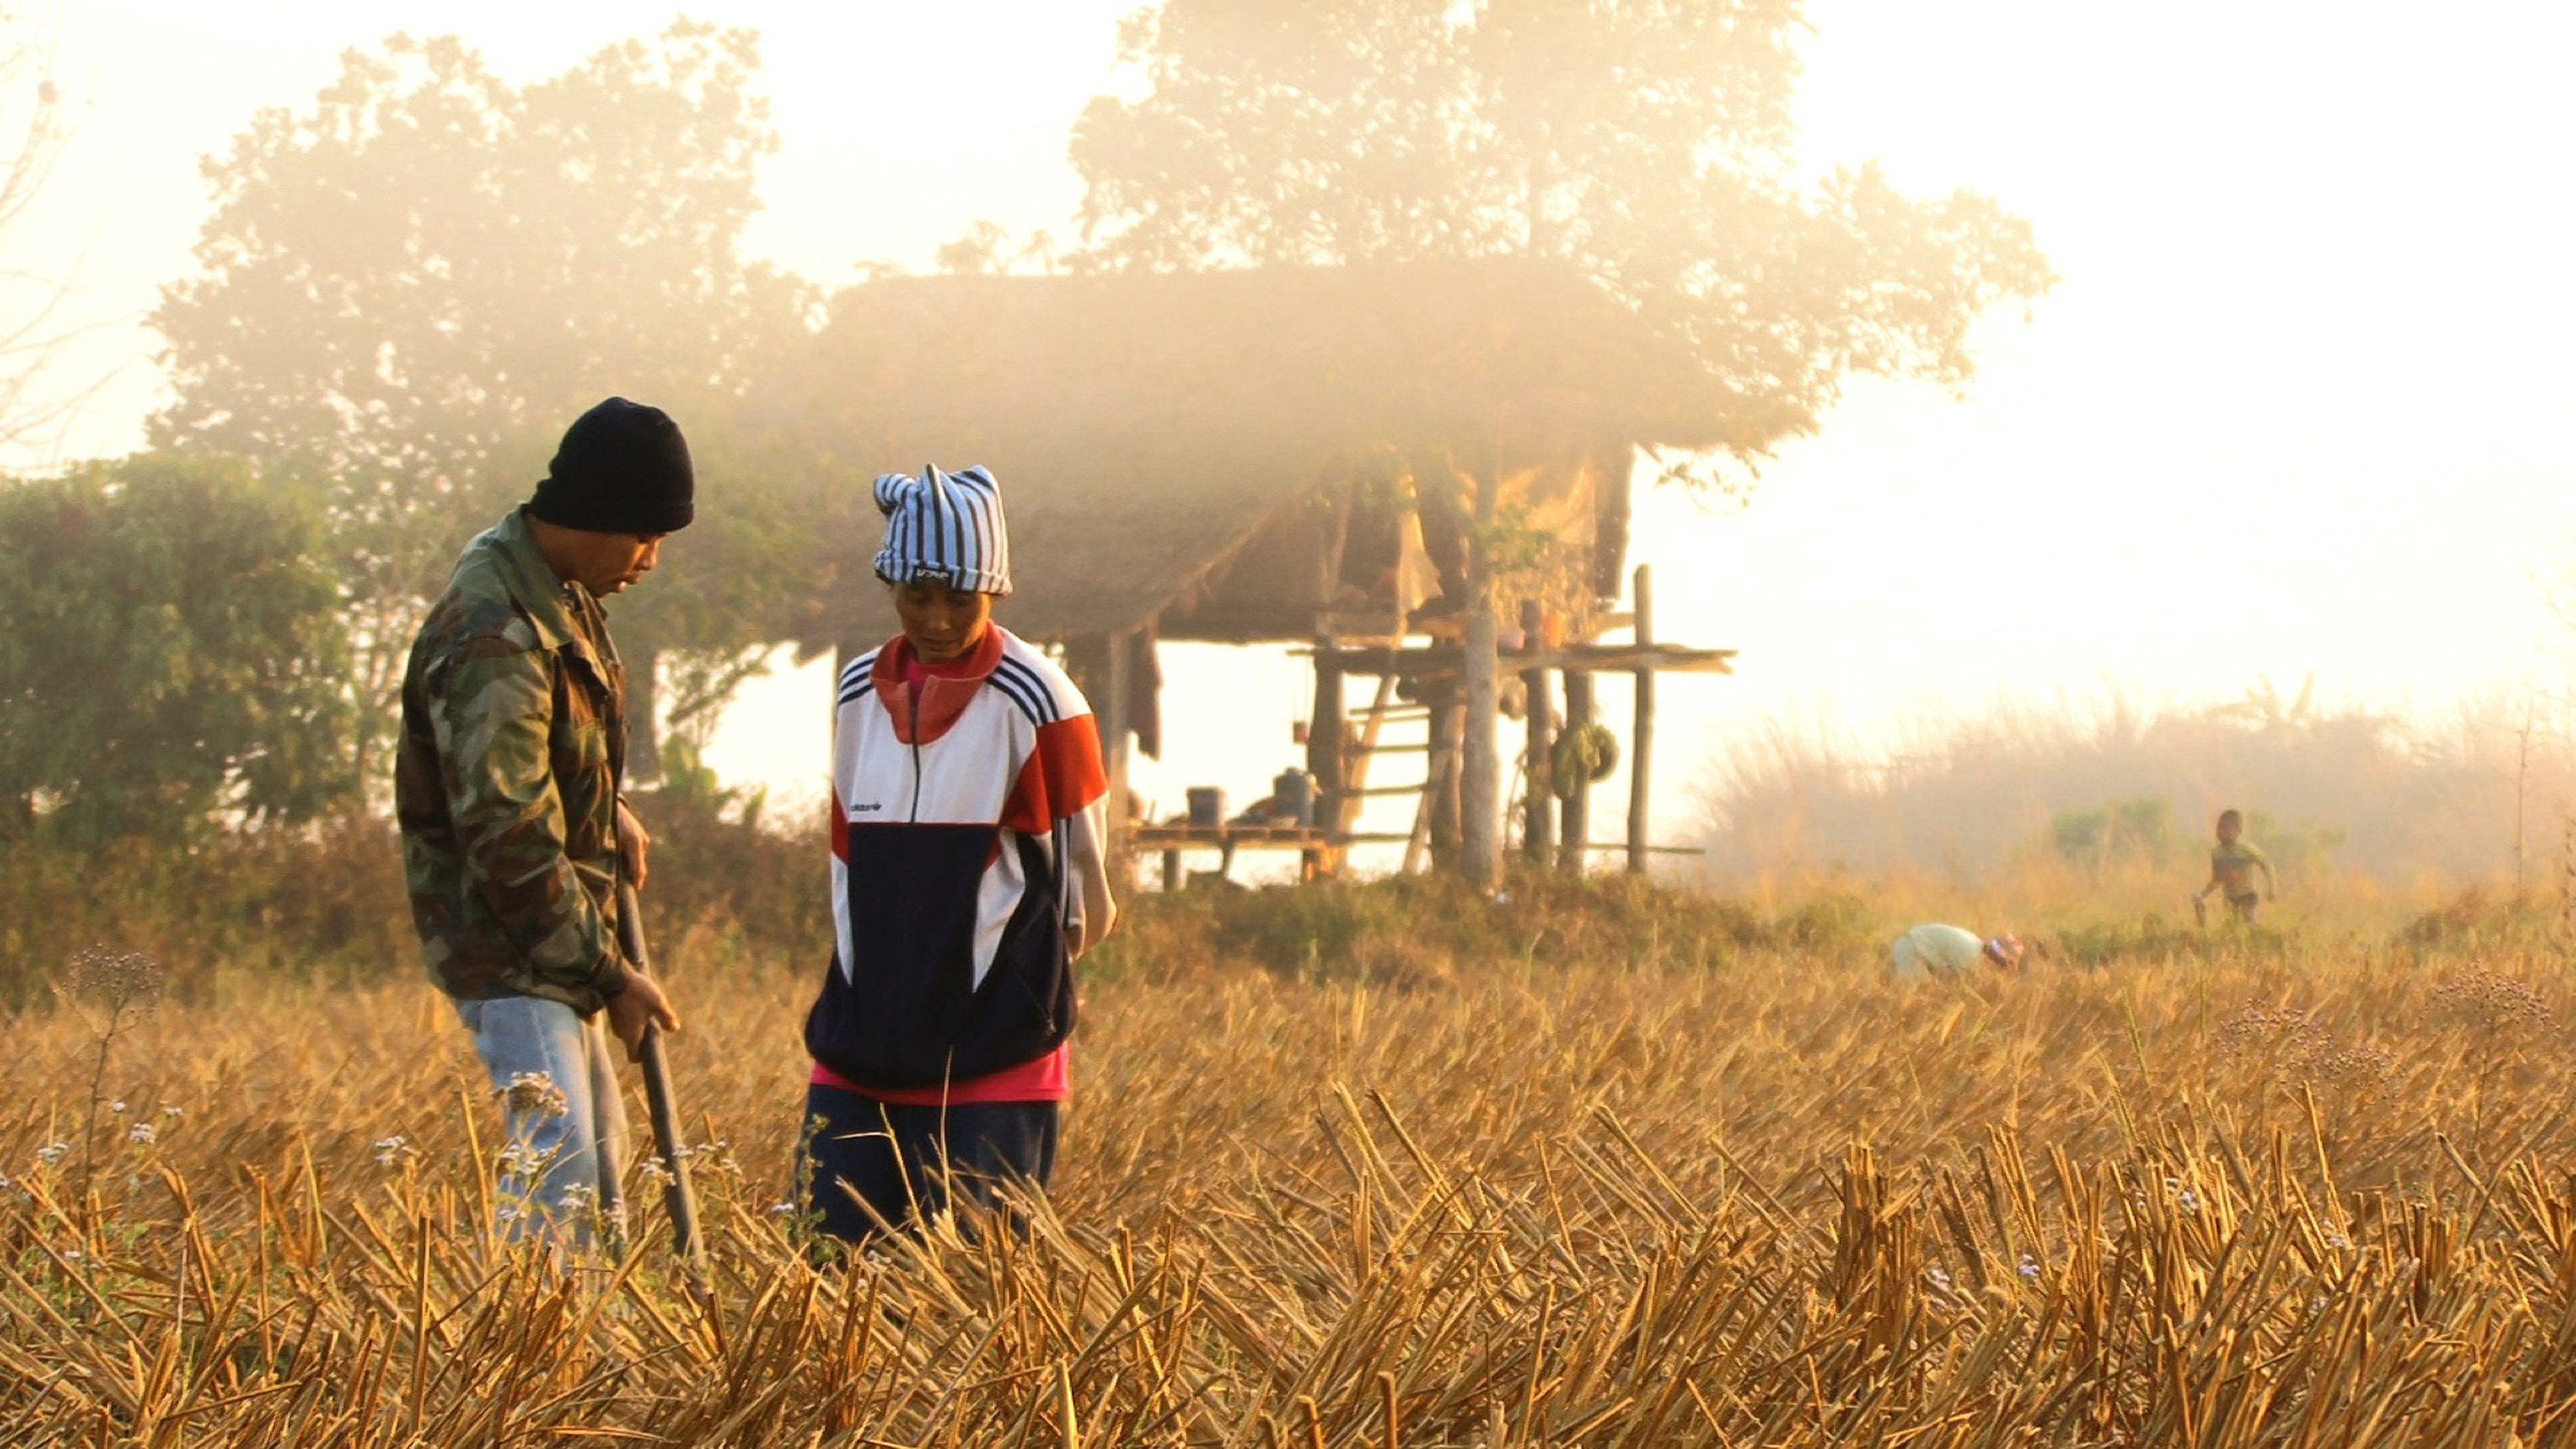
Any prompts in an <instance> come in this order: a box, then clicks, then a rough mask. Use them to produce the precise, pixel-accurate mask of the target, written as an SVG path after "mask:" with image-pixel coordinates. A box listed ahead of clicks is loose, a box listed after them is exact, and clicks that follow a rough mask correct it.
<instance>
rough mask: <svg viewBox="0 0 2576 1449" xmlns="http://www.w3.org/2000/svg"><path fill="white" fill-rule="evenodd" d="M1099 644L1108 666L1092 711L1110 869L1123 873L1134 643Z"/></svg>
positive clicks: (1123, 638)
mask: <svg viewBox="0 0 2576 1449" xmlns="http://www.w3.org/2000/svg"><path fill="white" fill-rule="evenodd" d="M1101 643H1102V646H1103V647H1104V649H1105V650H1106V652H1107V653H1108V656H1109V663H1108V667H1107V668H1106V669H1104V670H1103V671H1102V674H1103V676H1104V677H1103V678H1102V679H1101V681H1100V693H1101V695H1102V696H1103V697H1102V698H1099V699H1095V700H1093V701H1092V702H1091V707H1092V709H1093V711H1094V712H1095V713H1097V714H1098V715H1099V717H1100V745H1101V749H1102V751H1103V752H1104V753H1106V754H1107V755H1108V757H1109V758H1108V759H1107V760H1105V761H1104V762H1103V763H1104V764H1106V765H1107V766H1108V767H1109V860H1110V869H1112V870H1113V871H1119V872H1122V873H1123V872H1124V871H1125V870H1126V869H1127V868H1128V867H1129V866H1130V865H1131V864H1132V862H1131V861H1129V859H1128V856H1127V843H1128V841H1129V839H1130V838H1131V837H1130V835H1129V833H1128V832H1129V830H1130V829H1131V828H1132V826H1133V824H1134V821H1133V820H1132V819H1131V818H1130V817H1129V815H1128V811H1127V757H1128V753H1129V741H1128V735H1129V733H1130V731H1131V729H1132V725H1131V724H1130V721H1131V720H1132V719H1133V718H1134V714H1133V712H1132V711H1131V709H1130V707H1129V700H1128V698H1127V691H1128V681H1129V680H1130V679H1131V678H1133V677H1134V676H1132V675H1131V674H1130V673H1129V672H1128V666H1127V656H1128V653H1129V652H1130V651H1131V650H1133V649H1134V647H1135V641H1134V637H1133V636H1132V635H1127V634H1111V635H1109V636H1107V637H1106V638H1104V639H1103V640H1102V641H1101ZM1118 878H1119V880H1120V883H1121V884H1125V883H1126V882H1127V879H1128V878H1127V877H1126V876H1125V875H1124V874H1121V875H1120V876H1119V877H1118Z"/></svg>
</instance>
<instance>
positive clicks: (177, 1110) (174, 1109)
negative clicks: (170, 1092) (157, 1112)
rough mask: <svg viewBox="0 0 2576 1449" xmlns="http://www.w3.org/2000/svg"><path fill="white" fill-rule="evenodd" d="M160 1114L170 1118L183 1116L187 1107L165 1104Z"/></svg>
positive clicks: (185, 1114)
mask: <svg viewBox="0 0 2576 1449" xmlns="http://www.w3.org/2000/svg"><path fill="white" fill-rule="evenodd" d="M161 1115H162V1116H164V1117H172V1118H177V1117H185V1116H187V1115H188V1109H187V1108H185V1107H178V1106H166V1107H163V1108H162V1109H161Z"/></svg>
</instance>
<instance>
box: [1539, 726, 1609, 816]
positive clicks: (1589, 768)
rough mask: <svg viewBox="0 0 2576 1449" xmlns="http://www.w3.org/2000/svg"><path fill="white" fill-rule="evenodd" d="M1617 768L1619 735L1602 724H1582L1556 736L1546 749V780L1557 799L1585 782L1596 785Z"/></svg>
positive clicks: (1568, 798) (1567, 796)
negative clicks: (1554, 740) (1553, 743)
mask: <svg viewBox="0 0 2576 1449" xmlns="http://www.w3.org/2000/svg"><path fill="white" fill-rule="evenodd" d="M1617 768H1619V737H1618V736H1617V735H1614V734H1612V733H1610V727H1609V726H1608V725H1604V724H1585V725H1579V726H1577V727H1575V728H1573V729H1570V730H1566V731H1564V732H1563V733H1561V734H1559V735H1558V736H1557V737H1556V744H1555V745H1554V746H1553V747H1551V748H1550V749H1549V750H1548V752H1547V783H1548V787H1549V789H1550V790H1552V791H1553V792H1554V793H1555V795H1556V797H1557V798H1558V799H1560V800H1570V799H1572V798H1574V792H1575V791H1577V790H1580V789H1582V788H1583V787H1584V786H1586V785H1598V784H1600V783H1601V782H1602V781H1604V780H1607V779H1609V778H1610V772H1611V771H1613V770H1615V769H1617Z"/></svg>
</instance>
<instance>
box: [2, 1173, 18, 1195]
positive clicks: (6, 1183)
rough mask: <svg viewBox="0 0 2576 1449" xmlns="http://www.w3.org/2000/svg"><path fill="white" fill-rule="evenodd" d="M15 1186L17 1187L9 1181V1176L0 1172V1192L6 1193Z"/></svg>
mask: <svg viewBox="0 0 2576 1449" xmlns="http://www.w3.org/2000/svg"><path fill="white" fill-rule="evenodd" d="M15 1186H17V1184H16V1183H14V1182H11V1181H10V1180H9V1174H7V1173H5V1172H0V1192H7V1191H8V1190H9V1189H11V1188H13V1187H15Z"/></svg>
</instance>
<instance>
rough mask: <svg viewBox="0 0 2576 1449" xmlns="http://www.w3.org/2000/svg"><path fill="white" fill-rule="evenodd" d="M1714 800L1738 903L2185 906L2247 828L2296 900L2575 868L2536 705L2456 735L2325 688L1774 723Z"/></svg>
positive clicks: (1735, 743) (1710, 780) (2558, 769)
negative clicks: (2215, 852)
mask: <svg viewBox="0 0 2576 1449" xmlns="http://www.w3.org/2000/svg"><path fill="white" fill-rule="evenodd" d="M1705 790H1706V793H1707V796H1708V799H1709V810H1708V820H1707V827H1706V832H1707V833H1706V838H1707V843H1708V847H1709V852H1710V853H1709V855H1708V857H1707V859H1706V869H1707V872H1708V874H1709V875H1710V877H1711V878H1712V879H1714V880H1718V881H1732V882H1741V881H1744V880H1749V879H1754V878H1759V877H1764V876H1772V877H1783V876H1796V875H1799V874H1802V873H1803V874H1809V875H1830V874H1834V873H1837V872H1851V873H1858V874H1863V875H1904V874H1916V875H1922V876H1928V877H1932V878H1934V879H1937V880H1941V881H1946V882H1950V883H1953V884H1955V885H1959V886H1963V887H1964V886H1971V885H1984V886H1988V887H1995V886H2002V887H2005V888H2007V889H2009V888H2014V887H2018V888H2019V889H2020V892H2021V894H2022V895H2023V896H2024V897H2026V898H2039V899H2048V898H2052V897H2064V896H2067V895H2070V894H2073V895H2081V894H2084V893H2086V892H2108V893H2110V894H2111V895H2113V896H2115V897H2117V898H2119V899H2122V900H2128V899H2131V898H2134V897H2135V896H2136V895H2138V894H2139V893H2144V894H2146V895H2147V896H2149V897H2150V898H2164V897H2170V898H2171V900H2170V901H2169V904H2170V903H2172V902H2178V901H2179V899H2180V897H2181V896H2182V895H2183V894H2185V893H2188V892H2190V891H2194V890H2197V889H2198V888H2199V887H2200V885H2201V883H2202V882H2203V881H2205V880H2206V879H2207V878H2208V861H2209V850H2210V847H2211V845H2212V844H2213V842H2214V840H2215V836H2216V821H2217V817H2218V813H2219V811H2221V810H2224V809H2229V808H2235V809H2241V810H2243V811H2244V812H2245V813H2246V817H2247V828H2246V836H2247V838H2248V839H2250V840H2252V841H2253V842H2254V843H2255V844H2256V845H2258V846H2260V847H2261V848H2262V849H2263V850H2264V851H2265V853H2266V854H2268V855H2269V856H2270V857H2271V859H2272V861H2273V864H2274V865H2275V866H2276V867H2277V868H2278V869H2279V870H2280V872H2281V875H2282V890H2283V893H2284V895H2285V897H2286V896H2288V895H2290V894H2292V893H2294V892H2299V891H2307V892H2315V891H2319V890H2327V891H2342V890H2347V889H2350V888H2352V887H2354V886H2355V885H2356V883H2357V882H2361V881H2367V882H2369V883H2371V885H2372V886H2373V888H2374V889H2411V888H2416V887H2422V886H2427V885H2438V884H2440V883H2445V882H2449V883H2458V882H2476V881H2483V882H2493V883H2504V882H2513V881H2516V880H2517V879H2518V880H2519V881H2520V883H2521V884H2522V885H2523V886H2525V887H2528V888H2533V889H2538V888H2540V887H2543V886H2547V887H2550V888H2551V889H2553V890H2554V889H2556V888H2557V887H2558V885H2559V883H2560V880H2561V877H2562V875H2563V874H2564V872H2565V871H2566V869H2567V868H2568V867H2569V866H2570V865H2571V864H2576V858H2571V857H2570V855H2569V844H2570V837H2569V835H2568V831H2569V829H2570V824H2569V822H2570V815H2569V811H2570V809H2571V807H2576V759H2571V756H2570V753H2569V750H2568V748H2567V736H2566V734H2565V733H2564V732H2563V731H2561V730H2559V729H2556V728H2554V727H2553V726H2552V725H2551V724H2550V722H2549V717H2548V716H2546V715H2544V714H2542V713H2540V712H2539V711H2538V710H2537V709H2536V708H2535V707H2534V703H2533V701H2532V700H2531V699H2529V698H2524V699H2498V700H2491V701H2486V702H2482V703H2476V704H2472V705H2469V706H2465V707H2463V708H2462V709H2461V711H2460V712H2459V713H2458V715H2457V716H2456V717H2455V718H2454V719H2453V720H2452V721H2451V722H2450V723H2449V724H2448V726H2447V727H2442V728H2435V727H2428V726H2426V725H2424V724H2421V723H2416V722H2409V721H2405V720H2401V719H2399V718H2397V717H2395V716H2393V715H2389V714H2385V713H2381V712H2378V711H2374V710H2371V709H2368V708H2365V707H2362V706H2359V705H2351V704H2346V705H2338V706H2324V705H2320V704H2319V703H2317V701H2316V696H2315V692H2314V688H2313V685H2309V686H2306V687H2303V688H2302V689H2301V690H2299V691H2298V692H2297V693H2296V694H2295V695H2294V696H2290V697H2288V698H2287V699H2285V697H2284V695H2283V693H2282V692H2281V691H2280V690H2278V689H2277V688H2275V687H2274V685H2273V683H2272V682H2271V681H2270V680H2268V679H2266V680H2259V681H2258V682H2257V683H2256V684H2255V685H2253V686H2252V687H2250V688H2249V689H2248V690H2246V692H2245V693H2244V694H2243V695H2242V696H2240V697H2239V698H2236V699H2231V700H2220V701H2215V702H2207V701H2203V702H2188V701H2174V702H2168V703H2164V704H2160V705H2147V704H2142V703H2140V702H2138V701H2136V700H2134V699H2132V698H2130V697H2128V696H2126V695H2124V694H2122V693H2120V692H2118V691H2116V690H2106V692H2105V693H2104V694H2103V695H2102V696H2100V697H2099V698H2097V699H2095V700H2092V701H2083V700H2074V699H2064V698H2061V699H2057V700H2049V701H2032V700H2019V701H2014V700H1999V701H1997V702H1996V703H1995V704H1993V705H1992V706H1990V707H1989V708H1987V709H1986V710H1985V711H1984V712H1982V713H1979V714H1975V715H1970V716H1964V717H1955V718H1952V717H1939V718H1927V719H1924V720H1923V721H1921V722H1920V724H1919V725H1918V726H1916V727H1915V728H1914V729H1913V730H1912V731H1911V732H1909V733H1908V734H1906V735H1904V736H1902V737H1900V738H1897V739H1894V740H1876V741H1862V740H1859V739H1855V738H1853V737H1851V736H1849V735H1848V734H1846V733H1843V732H1840V731H1838V730H1837V729H1835V728H1834V727H1833V725H1832V724H1831V723H1830V722H1829V721H1822V720H1810V721H1802V720H1796V719H1790V718H1772V719H1768V720H1765V721H1762V722H1760V723H1759V724H1757V725H1756V726H1754V727H1752V728H1750V729H1747V730H1745V731H1742V732H1740V733H1739V734H1737V735H1736V736H1735V737H1734V738H1732V739H1731V740H1730V741H1728V742H1727V743H1726V744H1724V745H1722V746H1721V747H1720V748H1719V750H1718V752H1717V755H1716V757H1715V758H1714V759H1713V760H1712V761H1711V762H1710V766H1709V772H1708V777H1707V780H1706V782H1705ZM2517 822H2519V826H2520V829H2519V843H2520V851H2519V857H2518V856H2517V848H2516V847H2517Z"/></svg>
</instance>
